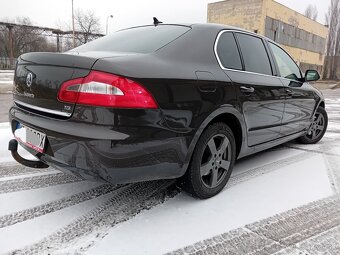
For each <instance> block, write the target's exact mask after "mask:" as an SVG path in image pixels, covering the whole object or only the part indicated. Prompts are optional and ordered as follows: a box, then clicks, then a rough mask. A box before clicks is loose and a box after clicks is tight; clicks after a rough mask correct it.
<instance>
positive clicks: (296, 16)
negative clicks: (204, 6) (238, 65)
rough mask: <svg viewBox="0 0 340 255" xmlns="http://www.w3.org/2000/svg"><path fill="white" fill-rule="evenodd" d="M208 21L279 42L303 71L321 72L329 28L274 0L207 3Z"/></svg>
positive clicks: (234, 0)
mask: <svg viewBox="0 0 340 255" xmlns="http://www.w3.org/2000/svg"><path fill="white" fill-rule="evenodd" d="M208 22H209V23H219V24H226V25H232V26H237V27H241V28H243V29H246V30H249V31H252V32H255V33H258V34H261V35H264V36H266V37H268V38H270V39H272V40H273V41H275V42H277V43H279V44H281V45H282V47H283V48H284V49H285V50H286V51H287V52H288V53H289V54H290V55H291V56H292V57H293V58H294V60H295V61H296V62H297V63H298V64H299V65H300V67H301V69H302V70H303V71H305V70H307V69H317V70H318V71H319V72H320V73H321V72H322V66H323V63H324V54H325V47H326V38H327V36H328V28H327V27H326V26H324V25H322V24H320V23H318V22H316V21H314V20H312V19H309V18H307V17H306V16H304V15H302V14H300V13H298V12H296V11H294V10H292V9H290V8H288V7H286V6H284V5H282V4H280V3H277V2H275V1H273V0H226V1H221V2H216V3H210V4H208Z"/></svg>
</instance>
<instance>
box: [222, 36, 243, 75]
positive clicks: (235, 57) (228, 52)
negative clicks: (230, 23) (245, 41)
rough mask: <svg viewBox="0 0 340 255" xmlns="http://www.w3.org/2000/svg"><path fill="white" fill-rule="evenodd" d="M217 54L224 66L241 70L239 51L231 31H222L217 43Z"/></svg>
mask: <svg viewBox="0 0 340 255" xmlns="http://www.w3.org/2000/svg"><path fill="white" fill-rule="evenodd" d="M216 51H217V55H218V58H219V60H220V62H221V65H222V66H223V67H224V68H229V69H237V70H242V63H241V58H240V53H239V52H238V48H237V44H236V41H235V38H234V35H233V33H231V32H224V33H222V34H221V36H220V38H219V40H218V43H217V50H216Z"/></svg>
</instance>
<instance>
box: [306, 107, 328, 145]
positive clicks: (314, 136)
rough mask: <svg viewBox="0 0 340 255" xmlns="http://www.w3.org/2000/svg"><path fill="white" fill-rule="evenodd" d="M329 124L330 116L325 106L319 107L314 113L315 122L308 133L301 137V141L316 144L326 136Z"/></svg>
mask: <svg viewBox="0 0 340 255" xmlns="http://www.w3.org/2000/svg"><path fill="white" fill-rule="evenodd" d="M327 125H328V116H327V112H326V111H325V109H324V108H322V107H319V108H318V109H317V110H316V112H315V115H314V119H313V122H312V124H311V126H310V127H309V129H308V131H307V133H306V134H305V135H304V136H302V137H300V138H299V142H301V143H304V144H314V143H317V142H318V141H320V140H321V138H322V137H323V136H324V134H325V132H326V130H327Z"/></svg>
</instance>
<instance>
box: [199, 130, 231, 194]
mask: <svg viewBox="0 0 340 255" xmlns="http://www.w3.org/2000/svg"><path fill="white" fill-rule="evenodd" d="M230 163H231V145H230V141H229V139H228V138H227V137H226V136H225V135H223V134H218V135H215V136H213V137H212V138H211V139H210V140H209V141H208V143H207V145H206V147H205V149H204V152H203V155H202V159H201V165H200V175H201V181H202V182H203V184H204V185H205V186H206V187H208V188H210V189H212V188H215V187H217V186H218V185H219V184H220V183H221V182H222V181H223V179H224V177H225V176H226V174H227V173H228V171H229V169H230Z"/></svg>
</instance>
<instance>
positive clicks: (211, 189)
mask: <svg viewBox="0 0 340 255" xmlns="http://www.w3.org/2000/svg"><path fill="white" fill-rule="evenodd" d="M235 157H236V144H235V138H234V135H233V132H232V131H231V129H230V128H229V127H228V126H227V125H226V124H224V123H215V124H213V125H211V126H209V127H208V128H207V129H206V130H205V131H204V132H203V134H202V135H201V137H200V139H199V140H198V142H197V145H196V147H195V150H194V152H193V156H192V159H191V162H190V165H189V168H188V170H187V172H186V173H185V175H184V177H183V181H184V182H183V188H184V189H185V190H186V191H187V192H188V193H190V194H191V195H192V196H194V197H196V198H200V199H207V198H210V197H213V196H215V195H216V194H218V193H219V192H220V191H221V190H222V189H223V188H224V186H225V185H226V184H227V182H228V180H229V178H230V175H231V172H232V169H233V167H234V163H235Z"/></svg>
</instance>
